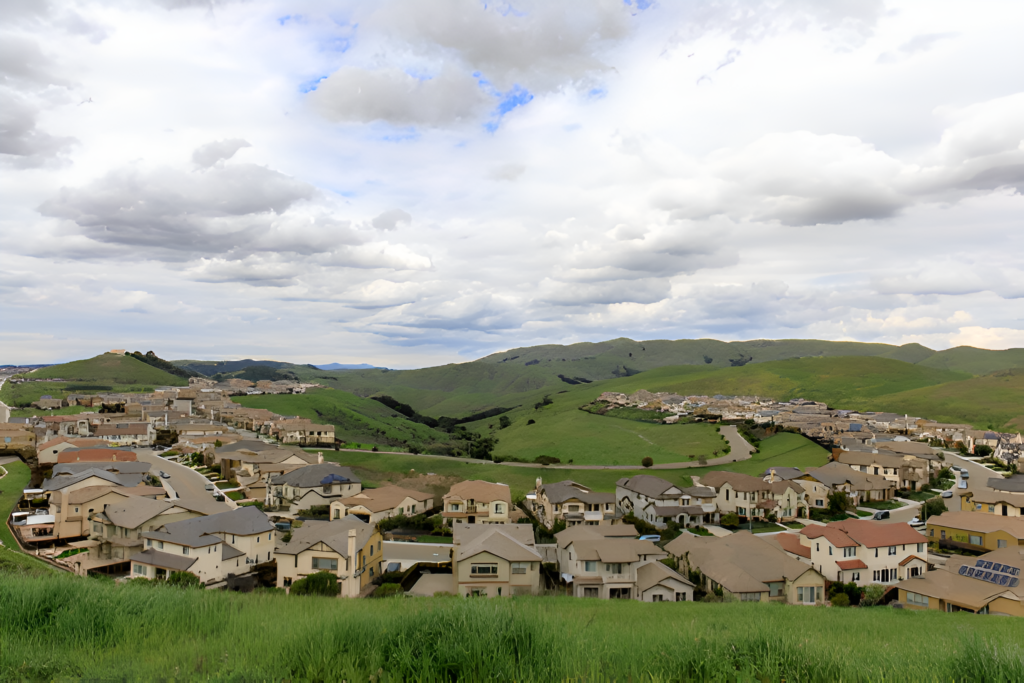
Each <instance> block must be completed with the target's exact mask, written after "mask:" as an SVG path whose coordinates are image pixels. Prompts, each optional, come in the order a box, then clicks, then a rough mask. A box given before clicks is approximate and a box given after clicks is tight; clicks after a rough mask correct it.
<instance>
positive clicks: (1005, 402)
mask: <svg viewBox="0 0 1024 683" xmlns="http://www.w3.org/2000/svg"><path fill="white" fill-rule="evenodd" d="M876 405H877V406H878V409H879V410H891V411H893V412H899V413H910V414H911V415H922V416H927V417H929V418H931V419H934V420H942V421H945V422H957V423H959V422H966V423H968V424H972V425H974V426H975V427H977V428H978V429H989V428H994V429H1001V428H1004V427H1005V428H1012V429H1014V430H1020V429H1024V370H1022V369H1015V370H1001V371H998V372H994V373H992V374H991V375H986V376H984V377H973V378H971V379H968V380H964V381H961V382H951V383H949V384H941V385H938V386H934V387H928V388H925V389H913V390H909V391H903V392H899V393H894V394H889V395H888V396H883V397H880V398H879V400H878V401H877V403H876Z"/></svg>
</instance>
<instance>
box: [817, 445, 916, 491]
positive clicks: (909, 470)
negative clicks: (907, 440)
mask: <svg viewBox="0 0 1024 683" xmlns="http://www.w3.org/2000/svg"><path fill="white" fill-rule="evenodd" d="M836 460H837V461H838V462H841V463H843V464H845V465H849V466H850V467H852V468H853V469H855V470H858V471H860V472H863V473H864V474H873V475H875V476H881V477H885V478H886V479H888V480H890V481H892V482H895V484H896V488H898V489H910V490H917V489H919V488H921V487H922V486H923V485H925V484H927V483H928V479H929V477H930V476H931V469H932V468H931V464H930V462H931V461H930V460H927V459H925V458H920V457H916V456H913V455H900V454H897V453H894V452H892V451H888V450H882V451H880V452H875V453H869V452H867V451H839V455H838V457H836Z"/></svg>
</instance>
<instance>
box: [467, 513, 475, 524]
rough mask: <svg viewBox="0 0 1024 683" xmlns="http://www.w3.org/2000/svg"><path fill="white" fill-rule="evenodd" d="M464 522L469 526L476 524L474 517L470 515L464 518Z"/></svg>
mask: <svg viewBox="0 0 1024 683" xmlns="http://www.w3.org/2000/svg"><path fill="white" fill-rule="evenodd" d="M466 521H467V522H469V523H470V524H476V517H473V516H472V515H470V516H469V517H467V518H466Z"/></svg>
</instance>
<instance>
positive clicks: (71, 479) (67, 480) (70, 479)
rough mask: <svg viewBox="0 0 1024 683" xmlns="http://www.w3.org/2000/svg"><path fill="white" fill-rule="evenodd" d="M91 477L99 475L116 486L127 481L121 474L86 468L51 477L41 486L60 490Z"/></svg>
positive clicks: (45, 488) (46, 488)
mask: <svg viewBox="0 0 1024 683" xmlns="http://www.w3.org/2000/svg"><path fill="white" fill-rule="evenodd" d="M129 476H132V475H129ZM90 477H97V478H98V479H102V480H103V481H106V482H109V483H111V484H113V485H115V486H124V485H125V483H126V482H125V480H123V479H122V478H121V477H120V476H119V475H116V474H113V473H111V472H107V471H106V470H101V469H96V468H92V469H88V470H85V471H83V472H79V473H78V474H73V475H71V476H68V475H59V476H56V477H51V478H49V479H47V480H45V481H44V482H43V483H42V484H40V485H39V488H41V489H43V490H44V491H59V490H61V489H65V488H67V487H68V486H71V485H73V484H77V483H79V482H82V481H85V480H87V479H89V478H90ZM135 478H136V479H138V477H137V476H135ZM135 483H138V482H135Z"/></svg>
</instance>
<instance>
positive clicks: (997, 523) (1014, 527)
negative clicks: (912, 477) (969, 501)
mask: <svg viewBox="0 0 1024 683" xmlns="http://www.w3.org/2000/svg"><path fill="white" fill-rule="evenodd" d="M933 524H934V525H935V526H944V527H948V528H950V529H962V530H964V531H978V532H980V533H991V532H993V531H1005V532H1006V533H1007V534H1009V535H1010V536H1012V537H1014V538H1016V539H1018V540H1024V518H1022V517H1003V516H1001V515H990V514H986V513H984V512H961V511H950V512H943V513H942V514H941V515H938V516H936V517H929V518H928V526H932V525H933Z"/></svg>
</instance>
